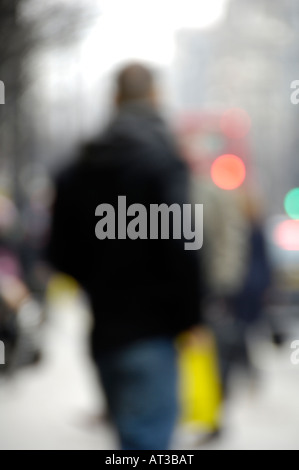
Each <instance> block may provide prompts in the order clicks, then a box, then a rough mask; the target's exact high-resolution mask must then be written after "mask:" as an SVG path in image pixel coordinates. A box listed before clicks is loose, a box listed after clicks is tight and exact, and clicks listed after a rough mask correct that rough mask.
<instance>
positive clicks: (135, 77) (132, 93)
mask: <svg viewBox="0 0 299 470" xmlns="http://www.w3.org/2000/svg"><path fill="white" fill-rule="evenodd" d="M154 88H155V79H154V74H153V72H152V71H151V70H150V69H149V68H148V67H146V66H144V65H142V64H139V63H132V64H130V65H127V66H126V67H124V68H123V69H121V70H120V71H119V73H118V75H117V77H116V94H117V98H118V101H119V102H122V103H123V102H128V101H137V100H147V99H150V98H151V97H152V95H153V92H154Z"/></svg>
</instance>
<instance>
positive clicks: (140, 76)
mask: <svg viewBox="0 0 299 470" xmlns="http://www.w3.org/2000/svg"><path fill="white" fill-rule="evenodd" d="M157 101H158V100H157V93H156V88H155V83H154V77H153V74H152V73H151V71H150V70H148V69H147V68H146V67H144V66H143V65H140V64H131V65H129V66H127V67H125V68H124V69H122V70H121V72H120V73H119V74H118V76H117V80H116V91H115V103H116V113H115V116H114V118H113V120H112V122H111V123H110V124H109V126H108V128H107V129H106V130H105V132H104V133H103V135H102V136H101V137H100V139H99V140H98V141H97V142H94V143H92V144H90V145H89V146H88V147H86V148H85V150H84V151H83V154H82V155H81V158H80V159H79V160H78V161H77V162H76V163H74V164H73V165H72V167H71V168H68V169H67V170H66V171H65V172H64V173H63V174H62V175H61V177H60V178H59V181H58V185H57V199H56V203H55V206H54V213H53V224H52V234H51V240H50V246H49V257H50V261H51V263H52V264H53V265H54V266H55V267H56V268H57V269H59V270H60V271H63V272H66V273H68V274H70V275H71V276H73V277H74V278H76V279H77V280H78V281H79V282H80V283H81V285H82V287H83V288H84V289H85V290H86V292H87V293H88V294H89V296H90V299H91V304H92V309H93V313H94V318H95V322H94V329H93V332H92V353H93V358H94V360H95V362H96V365H97V367H98V369H99V371H100V375H101V379H102V384H103V387H104V391H105V394H106V397H107V402H108V406H109V413H110V416H111V418H112V420H113V421H114V423H115V425H116V428H117V430H118V433H119V437H120V441H121V446H122V449H151V450H160V449H167V448H168V447H169V445H170V440H171V435H172V432H173V429H174V426H175V423H176V420H177V412H178V409H177V390H176V388H177V366H176V350H175V346H174V338H175V337H176V335H177V334H178V333H180V332H181V331H183V330H186V329H188V328H190V327H192V326H193V325H195V324H196V323H198V321H199V302H200V293H199V287H200V279H199V267H198V252H197V251H188V250H185V249H184V244H185V242H186V240H184V236H183V235H182V238H181V239H175V238H176V237H172V236H171V235H172V231H173V223H172V222H173V221H172V220H171V217H169V222H168V223H169V233H170V236H169V239H161V237H160V238H158V239H150V238H147V237H142V236H140V237H136V239H131V238H129V237H127V236H126V233H125V232H124V231H123V228H121V230H120V231H118V230H117V229H116V230H115V233H118V236H117V237H114V236H112V237H111V236H110V237H109V230H108V225H110V224H112V226H113V224H114V223H117V225H118V226H119V227H123V223H122V217H126V214H125V213H123V212H122V211H121V210H119V211H118V213H117V212H115V213H116V214H117V217H113V220H112V219H111V217H110V218H109V214H104V213H103V214H102V215H105V216H106V217H107V220H106V227H105V226H104V225H103V230H106V231H107V237H106V238H105V237H104V236H101V237H100V238H101V239H99V237H97V236H96V234H95V227H96V224H97V222H98V221H99V219H98V218H97V217H96V216H95V211H96V208H97V207H98V206H99V205H101V204H103V205H106V204H107V205H108V204H109V205H111V206H113V207H114V208H115V211H117V207H118V201H119V196H125V197H126V202H127V206H132V205H133V208H134V204H142V205H143V206H144V207H145V208H146V209H149V208H150V205H151V204H158V205H160V204H166V205H167V206H168V207H171V205H172V204H179V206H180V207H181V208H183V204H186V203H189V194H188V192H189V181H188V172H187V169H186V167H185V164H184V163H183V162H182V160H181V158H180V155H179V154H178V153H177V150H176V147H175V145H174V142H173V139H172V136H171V135H170V133H169V132H168V130H167V129H166V126H165V125H164V123H163V120H162V119H161V117H160V116H159V112H158V109H157V108H158V103H157ZM102 207H103V206H102ZM104 207H105V206H104ZM135 207H136V206H135ZM147 213H148V214H149V213H150V211H149V210H147ZM130 215H132V213H131V214H130ZM173 217H175V215H173ZM131 219H132V217H131ZM164 222H165V220H164ZM134 223H135V224H136V229H135V230H136V231H137V229H138V227H137V225H138V223H137V221H136V220H135V222H134ZM148 223H150V221H148ZM179 223H182V222H181V221H180V222H179ZM120 232H121V233H120ZM122 232H124V233H122ZM182 232H184V231H182Z"/></svg>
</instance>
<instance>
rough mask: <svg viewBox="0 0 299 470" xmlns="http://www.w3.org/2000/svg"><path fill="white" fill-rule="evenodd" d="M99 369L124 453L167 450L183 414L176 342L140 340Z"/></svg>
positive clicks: (102, 358) (110, 356) (104, 358)
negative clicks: (181, 411) (178, 393)
mask: <svg viewBox="0 0 299 470" xmlns="http://www.w3.org/2000/svg"><path fill="white" fill-rule="evenodd" d="M97 364H98V367H99V370H100V375H101V380H102V385H103V388H104V391H105V394H106V397H107V402H108V406H109V412H110V416H111V418H112V420H113V422H114V424H115V426H116V428H117V431H118V433H119V437H120V442H121V447H122V449H123V450H167V449H168V448H169V445H170V441H171V436H172V433H173V430H174V427H175V424H176V420H177V414H178V405H177V361H176V350H175V346H174V344H173V340H171V339H168V338H154V339H153V338H151V339H146V340H140V341H139V342H136V343H134V344H131V345H129V346H126V347H124V348H122V349H120V350H118V351H113V352H109V353H105V354H102V355H101V356H100V357H99V358H98V360H97Z"/></svg>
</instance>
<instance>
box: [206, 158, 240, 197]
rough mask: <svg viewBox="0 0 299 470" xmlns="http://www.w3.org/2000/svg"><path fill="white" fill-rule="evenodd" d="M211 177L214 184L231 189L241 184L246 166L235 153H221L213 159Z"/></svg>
mask: <svg viewBox="0 0 299 470" xmlns="http://www.w3.org/2000/svg"><path fill="white" fill-rule="evenodd" d="M211 177H212V180H213V182H214V183H215V184H216V186H218V187H219V188H221V189H225V190H227V191H231V190H233V189H237V188H239V187H240V186H241V185H242V184H243V182H244V180H245V177H246V168H245V165H244V163H243V161H242V160H241V158H239V157H237V156H236V155H222V156H221V157H218V158H217V159H216V160H215V161H214V163H213V165H212V168H211Z"/></svg>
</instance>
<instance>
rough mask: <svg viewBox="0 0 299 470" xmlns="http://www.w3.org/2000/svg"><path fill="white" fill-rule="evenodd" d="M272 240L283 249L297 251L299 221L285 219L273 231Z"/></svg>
mask: <svg viewBox="0 0 299 470" xmlns="http://www.w3.org/2000/svg"><path fill="white" fill-rule="evenodd" d="M274 242H275V243H276V244H277V245H278V246H279V247H280V248H282V249H283V250H287V251H299V221H298V220H285V221H284V222H281V223H280V224H278V225H277V227H276V228H275V231H274Z"/></svg>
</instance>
